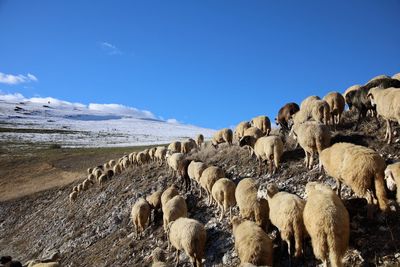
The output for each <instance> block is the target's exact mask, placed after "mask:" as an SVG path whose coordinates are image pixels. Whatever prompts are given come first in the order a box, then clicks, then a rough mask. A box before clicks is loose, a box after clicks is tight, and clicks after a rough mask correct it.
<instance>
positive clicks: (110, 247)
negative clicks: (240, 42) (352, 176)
mask: <svg viewBox="0 0 400 267" xmlns="http://www.w3.org/2000/svg"><path fill="white" fill-rule="evenodd" d="M354 119H355V118H354V116H352V115H351V114H350V115H349V114H348V115H347V116H346V118H345V123H344V125H343V126H342V127H340V128H338V129H337V131H335V132H334V138H333V140H334V142H338V141H347V142H353V143H357V144H362V145H366V146H368V147H371V148H374V149H376V150H377V151H379V153H381V155H382V156H383V157H384V158H385V159H386V160H387V162H388V163H391V162H393V161H396V160H398V158H399V152H400V145H399V144H398V143H396V144H392V145H386V144H384V142H383V141H382V138H383V131H384V127H383V128H381V129H380V130H379V131H376V126H375V125H374V124H373V122H372V121H367V122H365V123H363V125H362V126H361V128H360V130H359V131H357V132H355V131H353V130H352V129H351V127H353V126H354V125H353V123H352V122H353V120H354ZM190 156H191V157H192V158H193V159H198V160H202V161H204V162H206V163H207V164H210V165H211V164H213V165H218V166H220V167H222V168H223V169H224V170H225V171H226V175H227V176H228V177H229V178H231V179H233V180H234V181H235V182H236V183H237V182H239V181H240V180H241V179H242V178H245V177H254V178H256V179H257V180H258V181H259V183H260V185H263V184H266V183H268V182H270V181H274V182H276V183H278V185H279V187H280V189H281V190H285V191H288V192H292V193H296V194H298V195H299V196H303V195H304V186H305V184H306V183H307V182H308V181H315V180H320V181H323V182H325V183H328V184H330V185H332V187H334V185H335V183H334V181H333V179H331V178H329V177H325V176H321V174H320V173H319V172H318V168H314V169H313V170H311V171H308V170H307V169H306V168H305V167H304V164H303V159H304V153H303V151H302V150H301V149H298V148H297V149H295V148H294V144H293V142H292V141H291V140H288V142H287V143H286V152H285V154H284V156H283V160H282V165H281V167H280V169H279V171H278V172H277V174H276V175H274V176H272V177H267V176H266V175H263V176H261V177H258V176H257V175H256V173H257V171H256V167H257V164H256V161H255V159H251V158H250V157H249V155H248V152H247V151H246V150H244V149H241V148H239V147H238V146H232V147H228V146H221V147H220V148H219V149H218V150H213V149H212V148H206V149H203V150H201V151H200V152H195V153H193V154H191V155H190ZM88 167H89V166H88ZM84 172H85V170H82V179H83V178H84ZM80 181H81V180H80ZM80 181H75V182H73V183H72V184H69V185H64V186H60V187H57V188H53V189H49V190H47V191H43V192H38V193H35V194H32V195H29V196H25V197H22V198H19V199H14V200H9V201H5V202H1V203H0V218H1V219H0V254H2V255H6V254H7V255H11V256H13V257H14V258H15V259H18V260H21V261H22V262H24V261H26V260H29V259H33V258H46V257H48V256H49V255H50V254H52V253H53V252H54V251H58V252H59V253H60V255H61V263H62V266H149V265H150V264H151V262H150V260H149V257H148V256H149V255H150V253H151V251H152V250H153V249H154V248H155V247H162V248H164V249H166V241H165V236H164V234H163V230H162V217H161V216H160V215H157V214H156V216H155V221H153V222H152V223H151V225H150V227H148V228H147V229H146V231H145V237H144V238H142V239H141V240H134V239H133V237H132V232H133V226H132V224H131V223H130V221H129V214H130V209H131V207H132V205H133V203H134V202H135V201H136V200H137V199H138V198H139V197H141V196H146V195H148V194H149V193H150V192H152V191H153V190H155V189H158V188H164V187H166V186H167V185H169V184H170V183H171V182H172V180H171V178H169V175H168V172H167V168H166V166H165V165H164V166H162V167H159V166H158V165H157V164H155V163H151V164H149V165H147V166H143V167H133V168H131V169H129V170H127V171H125V172H124V173H123V174H122V175H120V176H117V177H115V178H114V179H112V180H111V181H110V182H109V183H108V184H106V186H105V187H104V188H100V187H99V186H95V187H93V188H91V189H89V190H88V191H86V192H84V193H83V194H81V195H80V196H79V197H78V200H77V201H76V202H75V203H74V204H70V203H69V201H68V195H69V193H70V192H71V189H72V187H73V186H74V185H76V184H78V182H80ZM179 183H180V182H179V181H178V184H179ZM343 196H344V203H345V205H346V207H347V209H348V210H349V213H350V220H351V234H350V246H349V250H348V252H347V254H346V256H345V265H346V266H399V265H400V216H399V215H400V213H399V208H398V207H396V204H395V201H394V197H395V196H394V194H393V193H389V198H390V203H391V208H392V209H393V210H395V209H397V211H392V212H391V213H389V214H387V215H382V214H380V213H379V212H377V213H376V215H375V216H374V219H372V220H368V219H367V218H366V201H365V200H363V199H359V198H356V197H355V196H353V195H352V194H351V191H350V190H349V188H347V187H344V192H343ZM186 200H187V204H188V208H189V217H191V218H195V219H197V220H199V221H201V222H202V223H204V224H205V226H206V229H207V235H208V239H207V249H206V261H205V266H237V265H238V264H239V260H238V257H237V255H236V253H235V251H234V240H233V237H232V230H231V226H230V224H229V221H228V219H227V218H225V219H224V220H223V221H222V222H219V221H218V220H217V217H218V216H217V214H216V208H212V207H207V206H206V204H205V199H204V198H203V199H199V198H198V196H197V195H196V194H187V195H186ZM235 213H237V210H235ZM269 234H270V236H271V237H272V238H275V237H276V236H277V232H276V230H275V229H271V231H270V233H269ZM278 239H279V238H275V240H274V244H275V245H274V266H289V259H288V255H287V253H286V249H281V248H280V245H279V244H280V242H279V240H278ZM181 257H182V261H181V262H182V266H190V265H189V264H188V259H187V258H186V256H185V255H184V253H181ZM168 260H169V262H170V263H172V261H173V253H172V252H171V253H168ZM318 264H320V262H319V261H317V260H316V259H315V258H314V256H313V253H312V248H311V246H310V241H309V240H306V241H305V251H304V257H302V258H300V259H298V260H296V261H293V262H292V266H316V265H318Z"/></svg>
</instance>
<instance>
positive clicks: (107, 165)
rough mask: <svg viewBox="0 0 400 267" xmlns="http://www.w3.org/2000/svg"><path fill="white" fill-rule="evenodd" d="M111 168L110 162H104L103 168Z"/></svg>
mask: <svg viewBox="0 0 400 267" xmlns="http://www.w3.org/2000/svg"><path fill="white" fill-rule="evenodd" d="M109 168H110V164H109V163H108V162H106V163H104V164H103V169H104V170H108V169H109Z"/></svg>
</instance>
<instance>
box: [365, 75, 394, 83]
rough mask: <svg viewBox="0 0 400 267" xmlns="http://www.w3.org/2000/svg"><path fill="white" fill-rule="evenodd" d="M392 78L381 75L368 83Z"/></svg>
mask: <svg viewBox="0 0 400 267" xmlns="http://www.w3.org/2000/svg"><path fill="white" fill-rule="evenodd" d="M390 78H391V77H390V76H387V75H385V74H381V75H378V76H375V77H374V78H372V79H370V80H369V81H368V83H370V82H373V81H376V80H381V79H390Z"/></svg>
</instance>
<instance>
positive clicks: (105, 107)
mask: <svg viewBox="0 0 400 267" xmlns="http://www.w3.org/2000/svg"><path fill="white" fill-rule="evenodd" d="M0 100H2V101H5V102H9V103H18V102H28V101H29V102H31V103H36V104H40V105H49V106H51V107H53V108H61V109H66V110H68V109H79V110H80V111H81V112H83V113H85V111H86V112H87V113H88V114H92V113H93V112H94V113H96V114H98V113H100V114H107V115H118V116H126V117H133V118H146V119H156V116H155V115H154V114H153V113H152V112H150V111H148V110H139V109H137V108H133V107H128V106H124V105H120V104H97V103H90V104H89V105H85V104H82V103H72V102H68V101H64V100H60V99H57V98H53V97H40V96H35V97H32V98H26V97H24V96H23V95H22V94H20V93H13V94H6V93H3V92H1V91H0ZM171 123H178V122H177V121H176V120H174V119H173V121H172V122H171Z"/></svg>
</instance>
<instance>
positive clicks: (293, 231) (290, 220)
mask: <svg viewBox="0 0 400 267" xmlns="http://www.w3.org/2000/svg"><path fill="white" fill-rule="evenodd" d="M258 193H259V196H260V197H263V198H267V199H268V206H269V219H270V220H271V223H272V224H273V225H275V226H276V227H277V228H278V230H279V232H280V234H281V239H282V240H283V241H285V242H286V244H287V246H288V254H289V256H290V255H292V253H291V247H290V241H291V240H292V239H293V240H294V244H295V257H299V256H300V255H301V254H302V252H303V236H304V233H305V229H304V223H303V210H304V205H305V201H304V200H303V199H301V198H299V197H298V196H296V195H294V194H290V193H287V192H279V191H278V187H277V185H276V184H274V183H271V184H268V186H267V189H266V190H260V191H259V192H258Z"/></svg>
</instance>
